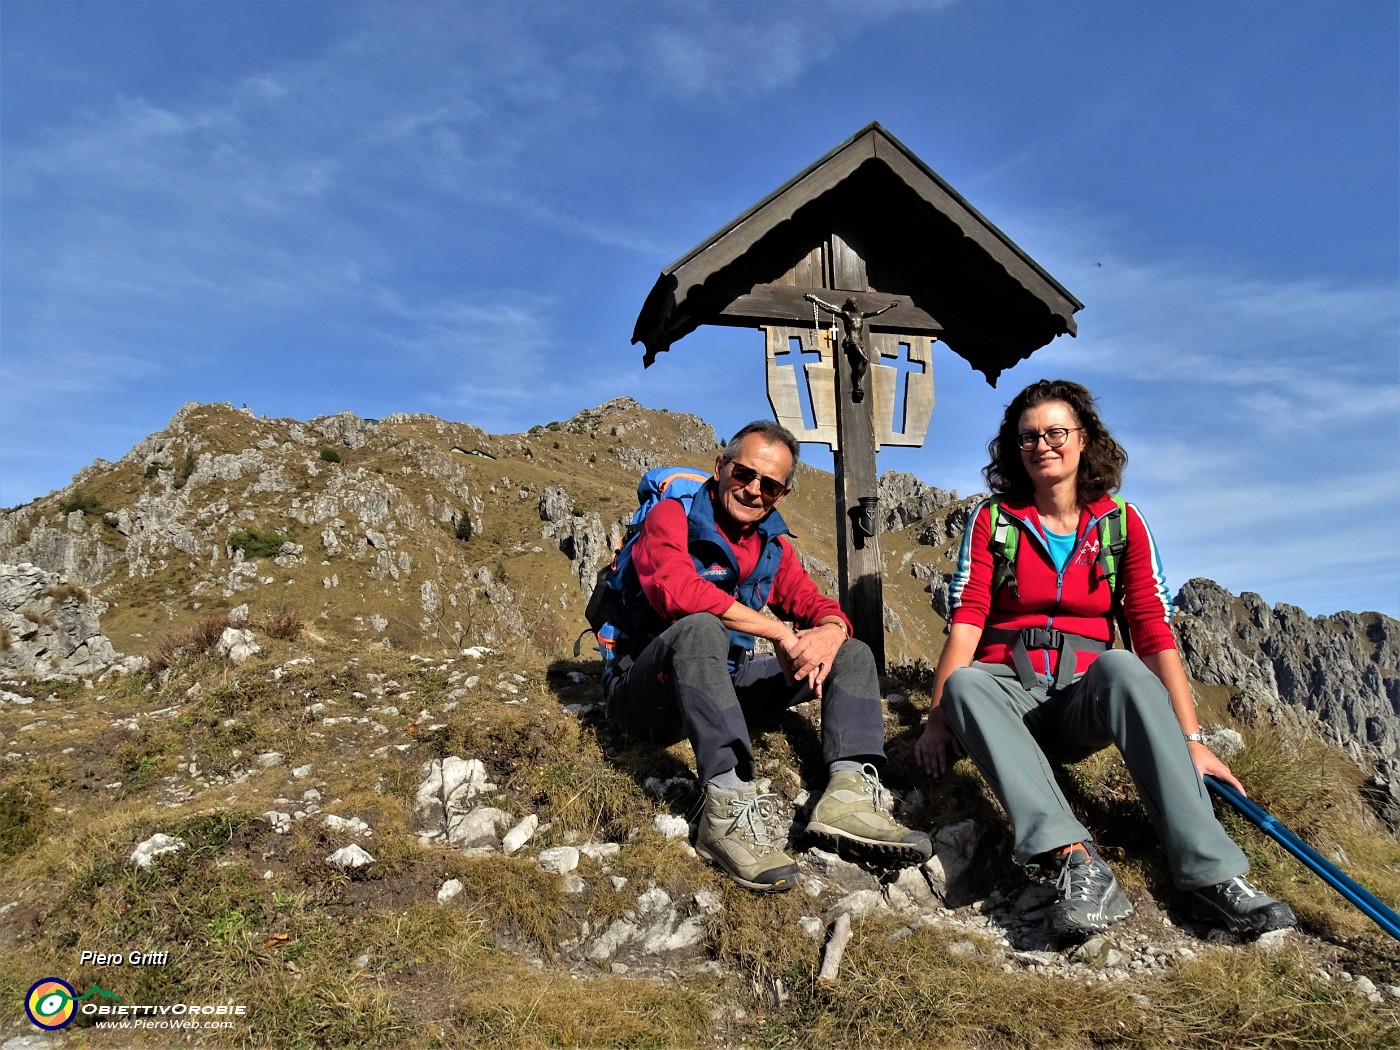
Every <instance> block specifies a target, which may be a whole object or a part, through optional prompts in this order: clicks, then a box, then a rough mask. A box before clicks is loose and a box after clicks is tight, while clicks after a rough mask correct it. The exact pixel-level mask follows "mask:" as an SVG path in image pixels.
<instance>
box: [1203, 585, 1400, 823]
mask: <svg viewBox="0 0 1400 1050" xmlns="http://www.w3.org/2000/svg"><path fill="white" fill-rule="evenodd" d="M1176 604H1177V611H1178V613H1179V614H1180V615H1179V617H1178V620H1177V632H1178V637H1179V638H1180V640H1181V647H1182V656H1183V658H1184V660H1185V662H1186V669H1187V672H1188V673H1189V674H1190V675H1191V677H1193V678H1195V679H1196V680H1197V681H1199V682H1204V683H1206V684H1207V685H1222V686H1227V687H1229V688H1230V689H1231V690H1233V694H1232V697H1231V701H1230V705H1231V710H1232V711H1233V713H1234V714H1235V715H1237V716H1238V717H1239V718H1240V719H1241V720H1242V721H1243V722H1245V723H1247V724H1253V725H1285V724H1287V725H1291V726H1293V727H1295V728H1297V729H1301V730H1303V731H1305V732H1308V733H1311V734H1313V735H1315V736H1318V737H1320V738H1322V739H1323V740H1326V741H1328V742H1329V743H1331V744H1333V745H1335V746H1336V747H1338V748H1340V749H1341V750H1342V751H1344V752H1346V754H1347V755H1348V756H1349V757H1350V758H1351V759H1352V760H1353V761H1355V762H1356V763H1357V764H1358V765H1360V766H1361V767H1362V768H1364V769H1367V770H1372V771H1373V779H1372V787H1373V788H1374V789H1375V793H1376V794H1375V797H1377V798H1378V800H1379V807H1378V808H1379V809H1380V811H1381V814H1382V816H1384V817H1385V819H1386V820H1387V822H1388V823H1389V824H1390V825H1391V826H1392V827H1400V622H1397V621H1396V620H1393V619H1391V618H1390V617H1388V616H1383V615H1381V614H1380V613H1353V612H1340V613H1336V614H1334V615H1332V616H1309V615H1308V614H1307V613H1305V612H1304V611H1303V610H1302V609H1299V608H1298V607H1297V606H1293V605H1285V604H1283V603H1279V604H1278V605H1275V606H1274V607H1273V608H1272V609H1270V608H1269V607H1268V605H1266V604H1265V603H1264V601H1263V599H1262V598H1260V597H1259V595H1257V594H1253V593H1251V592H1248V591H1246V592H1245V593H1244V594H1242V595H1240V596H1239V597H1238V598H1237V597H1235V596H1234V595H1232V594H1230V592H1228V591H1226V590H1225V589H1224V588H1222V587H1221V586H1219V585H1218V584H1216V583H1213V582H1211V581H1210V580H1202V579H1195V580H1191V581H1189V582H1188V583H1187V584H1186V586H1184V587H1183V588H1182V589H1181V593H1180V594H1179V595H1178V596H1177V600H1176Z"/></svg>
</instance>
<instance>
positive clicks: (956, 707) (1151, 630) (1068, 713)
mask: <svg viewBox="0 0 1400 1050" xmlns="http://www.w3.org/2000/svg"><path fill="white" fill-rule="evenodd" d="M987 451H988V452H989V453H990V455H991V462H990V463H989V464H988V465H987V467H986V468H985V470H984V471H983V474H984V476H985V477H986V479H987V483H988V485H989V486H990V487H991V489H992V492H993V493H994V494H995V496H994V498H993V499H991V500H987V501H985V502H984V503H982V504H981V505H980V506H979V507H978V508H977V510H976V511H975V513H974V514H973V517H972V521H971V523H970V525H969V527H968V529H967V532H966V534H965V535H964V536H963V542H962V550H961V553H960V555H959V559H958V569H957V574H956V575H955V576H954V578H953V583H952V588H951V599H952V602H951V604H952V614H951V616H950V619H949V634H948V641H947V644H946V646H945V647H944V649H943V655H942V656H941V657H940V659H939V661H938V669H937V672H936V674H935V676H934V684H933V697H932V703H931V706H930V710H929V715H928V720H927V723H926V725H925V727H924V732H923V735H922V736H921V737H920V738H919V741H918V743H917V744H916V745H915V757H916V759H917V761H918V762H919V764H920V766H921V767H922V768H923V769H924V770H925V771H926V772H927V773H929V774H930V775H932V776H934V777H938V776H941V775H942V774H943V772H944V771H945V770H946V769H947V768H948V763H949V757H950V755H949V753H950V750H951V749H952V748H953V746H954V745H955V744H956V745H958V746H960V747H961V749H962V750H963V751H964V752H965V753H966V754H967V755H968V756H969V757H970V758H971V759H972V761H973V762H974V763H976V765H977V768H978V769H980V770H981V771H982V774H983V776H985V777H986V779H987V782H988V783H989V784H990V785H991V787H992V790H993V791H994V792H996V795H997V797H998V798H999V799H1000V800H1001V803H1002V806H1003V807H1004V808H1005V810H1006V813H1007V815H1008V816H1009V818H1010V820H1011V824H1012V827H1013V832H1014V836H1015V856H1016V859H1017V860H1018V861H1020V862H1021V863H1023V864H1027V865H1031V866H1035V867H1038V868H1040V869H1042V870H1049V871H1054V872H1057V873H1058V881H1057V888H1058V897H1057V899H1056V901H1055V904H1054V905H1053V906H1052V907H1051V909H1050V911H1049V916H1048V920H1047V922H1048V932H1049V933H1050V935H1051V936H1052V937H1054V938H1057V939H1070V938H1082V937H1084V936H1087V935H1089V934H1091V933H1094V932H1097V931H1100V930H1104V929H1106V928H1107V927H1109V926H1110V925H1112V924H1113V923H1116V922H1119V921H1120V920H1122V919H1125V918H1127V916H1128V915H1129V914H1130V913H1131V912H1132V910H1133V908H1132V905H1131V904H1130V903H1129V902H1128V899H1127V897H1125V896H1124V894H1123V892H1122V890H1121V889H1120V888H1119V886H1118V882H1117V880H1116V879H1115V878H1114V876H1113V872H1112V871H1111V870H1110V869H1109V867H1108V865H1107V864H1105V863H1104V861H1103V858H1101V857H1100V856H1099V854H1098V851H1097V850H1096V849H1095V848H1094V843H1093V842H1092V841H1091V837H1090V835H1089V832H1088V831H1087V830H1086V829H1085V828H1084V826H1083V825H1082V824H1081V823H1080V822H1079V821H1078V820H1077V819H1076V818H1075V816H1074V814H1073V813H1071V812H1070V808H1069V804H1068V803H1067V802H1066V801H1065V797H1064V794H1063V793H1062V792H1061V791H1060V788H1059V785H1058V784H1057V783H1056V781H1055V774H1054V771H1053V768H1052V765H1051V762H1052V760H1054V761H1060V762H1074V761H1079V760H1080V759H1083V758H1085V757H1087V756H1088V755H1090V754H1092V753H1094V752H1095V751H1098V750H1100V749H1101V748H1104V747H1106V746H1108V745H1109V744H1113V745H1115V746H1116V747H1117V748H1118V750H1119V751H1121V752H1122V754H1123V759H1124V761H1125V762H1126V764H1127V767H1128V770H1129V772H1131V773H1132V776H1133V780H1134V781H1135V782H1136V784H1137V788H1138V793H1139V794H1140V795H1141V797H1142V800H1143V803H1144V805H1146V807H1147V810H1148V812H1149V813H1150V814H1151V815H1152V818H1153V821H1154V823H1155V824H1156V826H1157V830H1158V833H1159V834H1160V835H1161V838H1162V842H1163V844H1164V846H1165V847H1166V852H1167V862H1168V864H1169V866H1170V869H1171V876H1172V880H1173V882H1175V884H1176V885H1177V887H1178V888H1180V889H1181V890H1183V891H1184V895H1185V899H1186V903H1187V905H1188V907H1190V908H1191V909H1192V910H1193V911H1194V912H1196V913H1198V914H1200V915H1202V916H1203V917H1205V918H1207V919H1209V920H1212V921H1214V922H1216V923H1219V924H1223V925H1225V926H1226V927H1228V928H1229V929H1230V930H1232V931H1234V932H1236V933H1244V934H1253V935H1257V934H1260V933H1263V932H1264V931H1266V930H1275V929H1280V928H1282V927H1286V926H1292V925H1293V924H1294V921H1295V920H1294V917H1293V911H1292V909H1290V908H1289V907H1288V905H1287V904H1285V903H1283V902H1282V901H1279V900H1275V899H1274V898H1272V897H1268V896H1266V895H1265V894H1263V893H1261V892H1260V891H1259V890H1258V889H1256V888H1255V886H1254V885H1253V884H1252V883H1250V882H1249V880H1248V879H1246V878H1245V877H1244V876H1245V872H1247V871H1248V870H1249V865H1248V862H1247V861H1246V860H1245V857H1244V854H1243V853H1242V852H1241V851H1240V848H1239V847H1238V846H1236V845H1235V843H1234V842H1233V841H1231V839H1230V837H1229V836H1228V835H1226V834H1225V831H1224V829H1222V828H1221V826H1220V824H1219V822H1218V821H1217V820H1216V819H1215V813H1214V810H1212V808H1211V804H1210V798H1209V796H1208V795H1207V794H1206V787H1205V784H1204V782H1203V781H1202V779H1201V778H1202V776H1203V775H1204V774H1210V775H1212V776H1215V777H1219V778H1220V779H1222V780H1224V781H1226V782H1227V783H1230V784H1233V785H1235V786H1236V787H1240V789H1241V790H1243V788H1242V787H1241V786H1240V783H1239V781H1238V780H1236V779H1235V777H1234V775H1233V774H1232V773H1231V772H1230V769H1229V767H1228V766H1226V764H1225V763H1224V762H1222V761H1221V760H1220V759H1219V758H1217V757H1216V756H1215V755H1214V754H1213V753H1212V752H1211V750H1210V748H1208V747H1207V746H1206V744H1205V741H1204V740H1203V739H1202V737H1201V731H1200V724H1199V722H1198V721H1197V718H1196V708H1195V704H1194V703H1193V701H1192V698H1191V687H1190V684H1189V682H1188V681H1187V678H1186V672H1185V670H1184V669H1183V667H1182V664H1181V658H1180V657H1179V656H1178V654H1177V650H1176V640H1175V638H1174V637H1173V635H1172V630H1171V612H1172V608H1171V601H1170V598H1169V597H1168V594H1167V590H1166V585H1165V582H1164V577H1163V575H1162V571H1161V566H1160V565H1159V564H1158V561H1157V548H1156V546H1155V545H1154V544H1153V541H1152V534H1151V533H1150V532H1148V529H1147V525H1146V523H1145V522H1144V521H1143V519H1142V516H1141V515H1140V514H1139V513H1138V511H1137V508H1136V507H1133V506H1132V505H1130V504H1123V505H1121V507H1120V504H1119V503H1118V502H1117V501H1116V500H1115V499H1114V498H1113V496H1112V495H1111V494H1112V493H1113V492H1115V491H1116V490H1117V488H1118V486H1119V482H1120V480H1121V477H1122V472H1123V467H1124V466H1125V465H1126V463H1127V459H1128V457H1127V454H1126V453H1125V452H1124V451H1123V449H1122V447H1121V446H1120V445H1119V444H1118V443H1117V442H1116V441H1114V440H1113V438H1112V437H1111V436H1110V435H1109V433H1108V430H1107V429H1106V428H1105V427H1104V425H1103V422H1102V421H1101V420H1100V419H1099V416H1098V413H1097V412H1096V411H1095V409H1094V398H1093V395H1092V394H1090V393H1089V391H1088V390H1087V389H1085V388H1084V387H1083V386H1081V385H1079V384H1078V383H1072V382H1068V381H1065V380H1055V381H1050V380H1041V381H1040V382H1037V383H1032V384H1031V385H1030V386H1028V387H1027V388H1026V389H1025V390H1022V391H1021V392H1020V393H1019V394H1018V395H1016V397H1015V399H1014V400H1013V401H1012V402H1011V404H1009V405H1008V406H1007V407H1006V413H1005V415H1004V417H1003V418H1002V422H1001V428H1000V430H998V432H997V435H996V437H994V438H993V439H992V441H991V442H990V444H988V446H987ZM1109 515H1119V516H1120V518H1121V519H1122V520H1120V521H1119V523H1118V526H1117V528H1118V531H1117V532H1116V533H1115V532H1113V531H1112V529H1110V531H1109V532H1108V533H1106V534H1105V533H1103V532H1101V529H1100V520H1101V519H1105V518H1106V517H1107V516H1109ZM994 518H995V520H994ZM1110 525H1111V522H1110ZM1012 533H1014V534H1015V546H1014V549H1012V548H1011V547H1010V543H1009V541H1008V536H1009V535H1010V534H1012ZM1103 535H1109V536H1110V537H1112V536H1115V535H1116V536H1121V537H1122V539H1123V540H1124V541H1125V543H1126V546H1125V547H1123V548H1122V549H1121V550H1119V551H1117V552H1115V557H1114V558H1113V559H1110V557H1109V555H1108V553H1106V552H1104V551H1102V550H1101V548H1102V547H1104V546H1112V545H1113V544H1111V543H1109V544H1105V543H1104V541H1103V539H1102V538H1101V537H1102V536H1103ZM1008 550H1010V551H1011V553H1010V556H1009V558H1008V557H1007V556H1006V553H1007V552H1008ZM1110 576H1112V577H1113V579H1111V580H1110ZM1115 615H1120V616H1121V618H1122V619H1123V620H1124V621H1125V622H1126V624H1127V630H1128V633H1129V636H1130V639H1131V642H1132V648H1133V650H1134V651H1135V653H1136V655H1134V652H1128V651H1126V650H1109V649H1108V647H1109V645H1110V644H1111V643H1112V640H1113V633H1114V627H1113V624H1114V620H1115Z"/></svg>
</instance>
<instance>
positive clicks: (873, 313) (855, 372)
mask: <svg viewBox="0 0 1400 1050" xmlns="http://www.w3.org/2000/svg"><path fill="white" fill-rule="evenodd" d="M803 298H804V299H806V300H807V301H808V302H810V303H811V304H812V305H813V306H820V307H821V308H822V309H823V310H825V311H826V312H827V313H830V314H834V315H835V316H837V317H839V318H841V329H842V334H841V349H842V350H843V351H845V354H846V360H847V361H848V362H850V365H851V400H852V401H855V402H861V401H864V400H865V390H864V389H863V388H862V387H861V381H862V380H863V379H864V378H865V373H866V372H867V371H868V370H869V368H870V358H869V356H868V355H867V354H866V352H865V322H866V321H867V320H869V319H870V318H872V317H879V316H880V315H881V314H882V313H885V312H886V311H887V310H893V309H894V308H895V307H896V306H898V305H899V300H898V299H896V300H895V301H894V302H892V303H890V305H889V306H886V307H885V308H884V309H882V310H870V311H867V312H866V313H861V310H860V307H859V306H857V305H856V301H855V298H854V297H851V298H848V299H847V300H846V301H845V303H844V304H842V306H841V309H839V310H838V309H837V308H836V307H834V306H832V305H831V304H830V303H826V302H823V301H822V300H820V299H818V298H817V297H816V296H815V295H813V294H812V293H811V292H808V293H807V294H806V295H804V296H803Z"/></svg>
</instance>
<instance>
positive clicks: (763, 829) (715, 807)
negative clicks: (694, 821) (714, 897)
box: [695, 784, 797, 893]
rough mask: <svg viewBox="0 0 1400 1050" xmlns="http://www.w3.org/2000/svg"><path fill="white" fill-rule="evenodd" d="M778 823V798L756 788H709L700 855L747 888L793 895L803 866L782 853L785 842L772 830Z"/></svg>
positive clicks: (697, 834)
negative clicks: (781, 842)
mask: <svg viewBox="0 0 1400 1050" xmlns="http://www.w3.org/2000/svg"><path fill="white" fill-rule="evenodd" d="M776 818H777V806H776V802H775V796H773V795H760V794H759V793H758V790H757V789H756V788H755V787H754V786H753V785H752V784H740V785H739V786H738V787H734V788H722V787H716V786H715V785H714V784H706V785H705V801H704V803H703V804H702V808H701V810H700V825H699V827H698V828H697V830H696V832H695V852H696V853H698V854H699V855H700V857H701V858H702V859H704V860H707V861H709V862H710V863H711V864H713V865H714V866H715V867H717V868H719V870H720V871H722V872H724V873H725V874H726V875H728V876H729V877H730V878H731V879H733V880H734V881H735V882H737V883H738V884H739V885H740V886H743V887H744V888H745V889H750V890H757V891H758V892H760V893H774V892H778V891H781V890H790V889H792V888H793V886H795V885H797V865H796V864H795V863H793V860H792V858H791V857H789V856H788V855H787V854H786V853H784V852H783V851H782V850H781V849H779V848H778V846H779V843H780V841H781V840H780V839H779V837H778V836H777V835H775V834H774V833H773V831H772V828H771V825H772V824H773V823H774V821H775V820H776Z"/></svg>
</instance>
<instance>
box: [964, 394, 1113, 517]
mask: <svg viewBox="0 0 1400 1050" xmlns="http://www.w3.org/2000/svg"><path fill="white" fill-rule="evenodd" d="M1047 401H1062V402H1064V403H1065V404H1066V405H1068V406H1069V408H1070V411H1071V412H1073V413H1074V417H1075V419H1077V420H1078V421H1079V425H1080V426H1081V427H1083V428H1084V451H1083V452H1082V453H1081V454H1080V459H1079V475H1078V477H1077V479H1076V480H1077V485H1076V497H1077V499H1078V501H1079V505H1080V506H1081V507H1083V506H1085V505H1087V504H1089V503H1092V502H1093V501H1094V500H1096V499H1098V498H1099V497H1100V496H1103V495H1106V494H1107V493H1110V492H1117V491H1118V487H1119V486H1120V485H1121V484H1122V483H1123V468H1124V467H1126V466H1127V465H1128V453H1127V452H1125V451H1124V450H1123V446H1122V445H1120V444H1118V442H1116V441H1114V440H1113V435H1112V434H1110V433H1109V432H1108V428H1107V427H1105V426H1104V425H1103V420H1101V419H1100V418H1099V414H1098V412H1097V411H1096V410H1095V408H1094V395H1093V394H1091V393H1089V388H1088V387H1085V386H1082V385H1080V384H1079V383H1074V382H1071V381H1070V380H1068V379H1041V380H1038V381H1037V382H1034V383H1032V384H1031V385H1030V386H1028V387H1026V389H1024V390H1022V391H1021V392H1020V393H1019V394H1017V395H1016V396H1015V397H1014V398H1012V399H1011V404H1009V405H1007V406H1006V414H1005V415H1003V416H1002V419H1001V427H1000V429H999V430H997V434H996V437H994V438H992V440H991V441H989V442H987V455H989V456H991V457H992V458H991V462H990V463H988V464H987V465H986V466H985V467H983V468H982V477H983V478H985V479H986V481H987V485H988V487H990V488H991V490H992V492H994V493H995V494H996V495H998V496H1006V497H1009V498H1011V499H1013V500H1016V501H1018V502H1021V501H1025V502H1029V501H1030V500H1031V499H1032V497H1033V496H1034V495H1035V489H1034V486H1033V485H1032V484H1031V479H1030V475H1029V474H1027V473H1026V465H1025V463H1024V462H1022V460H1021V445H1020V425H1021V413H1023V412H1025V411H1026V409H1028V408H1035V407H1036V406H1037V405H1043V404H1045V403H1046V402H1047Z"/></svg>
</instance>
